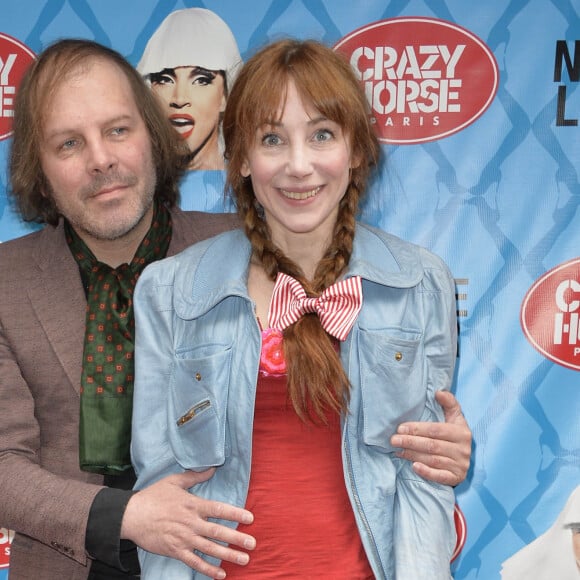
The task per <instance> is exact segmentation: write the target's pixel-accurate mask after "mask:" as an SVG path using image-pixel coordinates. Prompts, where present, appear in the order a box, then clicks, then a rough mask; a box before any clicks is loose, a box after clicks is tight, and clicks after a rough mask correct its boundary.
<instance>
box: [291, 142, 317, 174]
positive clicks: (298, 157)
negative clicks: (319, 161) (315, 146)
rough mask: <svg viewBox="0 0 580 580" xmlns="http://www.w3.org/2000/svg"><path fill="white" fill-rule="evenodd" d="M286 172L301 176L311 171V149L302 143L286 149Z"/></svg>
mask: <svg viewBox="0 0 580 580" xmlns="http://www.w3.org/2000/svg"><path fill="white" fill-rule="evenodd" d="M286 168H287V172H288V174H289V175H292V176H294V177H303V176H305V175H308V174H310V173H311V172H312V151H310V150H309V149H308V147H307V146H306V145H304V144H302V143H300V144H294V145H291V146H290V147H289V149H288V159H287V163H286Z"/></svg>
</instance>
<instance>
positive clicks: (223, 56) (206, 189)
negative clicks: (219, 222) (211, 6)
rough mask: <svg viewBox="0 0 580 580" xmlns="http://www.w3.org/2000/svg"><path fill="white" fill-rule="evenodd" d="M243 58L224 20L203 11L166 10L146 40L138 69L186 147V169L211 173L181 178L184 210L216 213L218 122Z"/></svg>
mask: <svg viewBox="0 0 580 580" xmlns="http://www.w3.org/2000/svg"><path fill="white" fill-rule="evenodd" d="M241 64H242V58H241V56H240V52H239V49H238V45H237V43H236V39H235V38H234V35H233V33H232V31H231V30H230V28H229V27H228V25H227V24H226V22H225V21H224V20H223V19H222V18H221V17H220V16H218V15H217V14H216V13H215V12H212V11H211V10H207V9H205V8H185V9H182V10H175V11H173V12H171V13H170V14H169V15H168V16H167V17H166V18H165V19H164V20H163V22H162V23H161V24H160V26H159V27H158V28H157V30H156V31H155V33H154V34H153V35H152V36H151V38H150V39H149V41H148V43H147V46H146V47H145V50H144V52H143V56H142V57H141V60H140V61H139V63H138V64H137V70H138V71H139V72H140V73H141V74H142V75H143V77H144V78H145V79H146V80H147V83H148V84H149V85H150V87H151V90H152V91H153V92H154V93H155V95H157V97H158V98H159V101H160V102H161V104H162V107H163V109H164V111H165V113H166V115H167V117H168V119H169V122H170V123H171V124H172V125H173V127H175V130H176V131H177V132H178V133H179V134H180V135H181V137H182V138H183V140H184V141H185V142H186V143H187V148H188V150H189V154H188V156H187V167H188V169H189V170H190V171H189V172H188V174H189V173H191V172H192V171H194V170H203V171H211V172H212V173H210V174H209V175H207V174H202V175H198V176H196V175H186V177H185V181H184V184H182V197H183V199H184V201H185V200H187V199H189V198H192V197H193V198H194V200H195V201H193V202H192V204H187V201H186V203H185V205H186V206H187V209H200V210H215V211H220V210H223V209H225V207H223V205H222V207H220V203H222V204H223V202H224V200H223V185H224V181H223V180H224V176H223V173H222V171H223V169H224V157H223V143H222V136H221V118H222V115H223V111H224V109H225V105H226V100H227V96H228V91H229V89H230V88H231V86H232V85H233V83H234V80H235V78H236V75H237V72H238V70H239V68H240V66H241Z"/></svg>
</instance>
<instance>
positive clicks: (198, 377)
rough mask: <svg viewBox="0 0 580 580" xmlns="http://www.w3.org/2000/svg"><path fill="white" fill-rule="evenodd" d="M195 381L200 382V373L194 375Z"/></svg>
mask: <svg viewBox="0 0 580 580" xmlns="http://www.w3.org/2000/svg"><path fill="white" fill-rule="evenodd" d="M195 380H196V381H201V373H195Z"/></svg>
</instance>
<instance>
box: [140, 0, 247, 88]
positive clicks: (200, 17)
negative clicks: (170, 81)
mask: <svg viewBox="0 0 580 580" xmlns="http://www.w3.org/2000/svg"><path fill="white" fill-rule="evenodd" d="M241 65H242V57H241V56H240V52H239V50H238V45H237V43H236V39H235V38H234V35H233V33H232V31H231V30H230V29H229V27H228V25H227V24H226V23H225V22H224V21H223V20H222V19H221V18H220V17H219V16H218V15H217V14H215V13H214V12H212V11H211V10H206V9H205V8H185V9H183V10H175V11H174V12H171V13H170V14H169V15H168V16H167V17H166V18H165V20H164V21H163V22H162V23H161V25H160V26H159V28H158V29H157V30H156V31H155V33H154V34H153V36H151V38H150V39H149V42H148V43H147V46H146V47H145V51H144V52H143V56H142V57H141V60H140V61H139V64H138V65H137V70H138V71H139V73H141V75H142V76H144V77H146V76H147V75H150V74H151V73H159V72H161V71H162V70H163V69H166V68H168V69H174V68H177V67H180V66H199V67H202V68H205V69H208V70H214V71H216V70H223V71H225V73H226V83H227V88H228V91H229V90H230V89H231V88H232V85H233V83H234V81H235V79H236V76H237V74H238V70H239V68H240V66H241Z"/></svg>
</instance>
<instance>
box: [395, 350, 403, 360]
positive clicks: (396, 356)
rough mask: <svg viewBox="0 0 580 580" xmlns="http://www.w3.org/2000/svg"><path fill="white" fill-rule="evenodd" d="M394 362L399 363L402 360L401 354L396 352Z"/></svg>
mask: <svg viewBox="0 0 580 580" xmlns="http://www.w3.org/2000/svg"><path fill="white" fill-rule="evenodd" d="M395 360H396V361H397V362H399V361H401V360H403V353H401V352H396V353H395Z"/></svg>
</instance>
